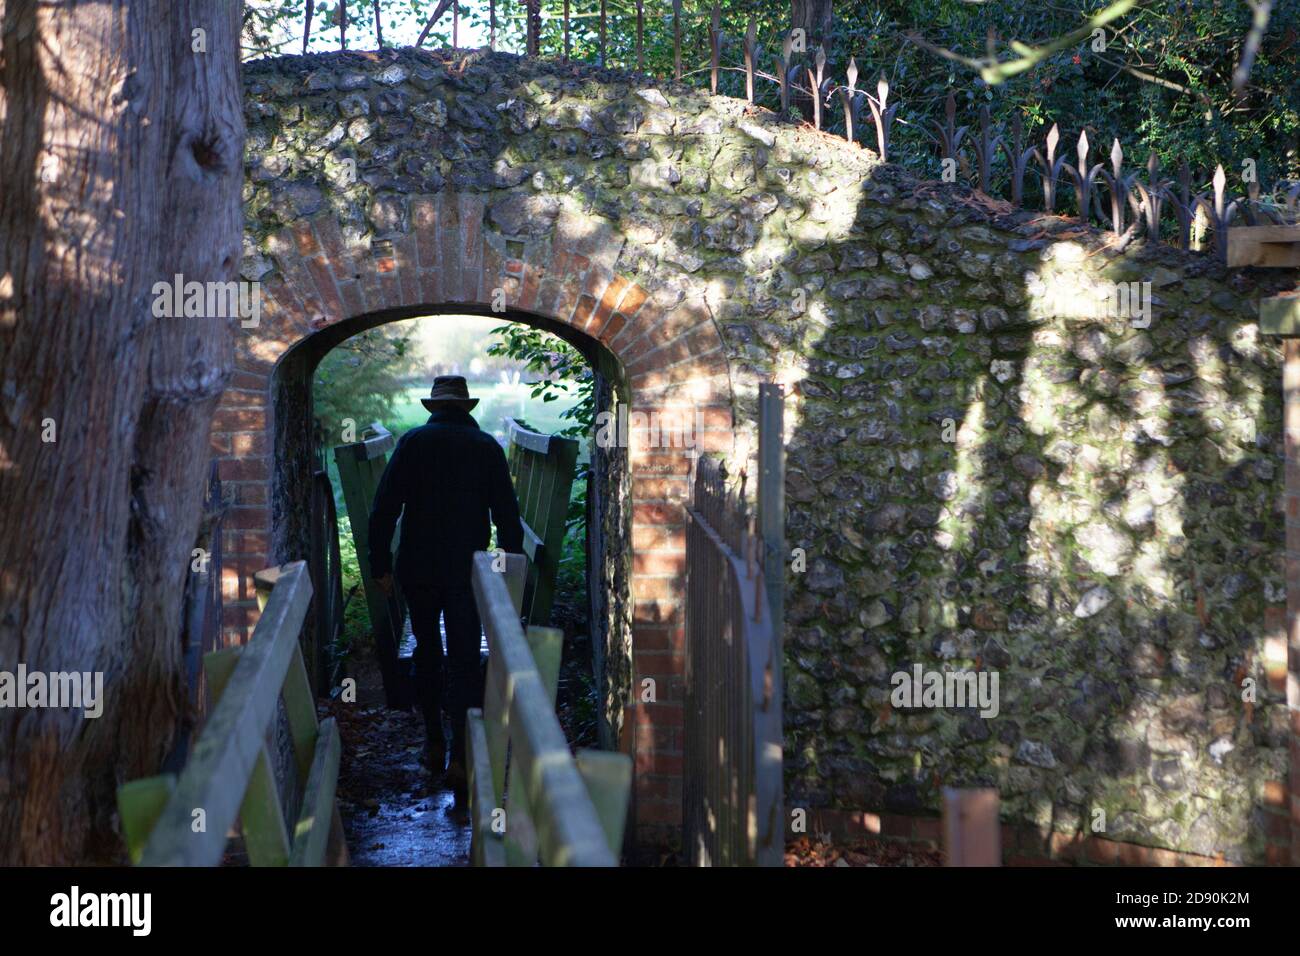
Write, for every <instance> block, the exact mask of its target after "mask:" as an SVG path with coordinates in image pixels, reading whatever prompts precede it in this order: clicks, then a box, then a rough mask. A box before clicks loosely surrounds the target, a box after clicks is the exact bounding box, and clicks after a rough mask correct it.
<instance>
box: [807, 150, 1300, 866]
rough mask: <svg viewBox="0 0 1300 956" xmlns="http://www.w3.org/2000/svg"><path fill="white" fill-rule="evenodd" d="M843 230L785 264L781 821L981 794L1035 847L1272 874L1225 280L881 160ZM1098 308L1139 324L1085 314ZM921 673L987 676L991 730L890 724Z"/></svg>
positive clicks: (1251, 340) (1231, 315)
mask: <svg viewBox="0 0 1300 956" xmlns="http://www.w3.org/2000/svg"><path fill="white" fill-rule="evenodd" d="M940 190H943V192H942V193H940ZM853 234H854V235H856V236H861V237H862V238H861V240H860V241H856V242H852V243H847V244H844V245H842V246H841V248H839V249H838V250H836V249H833V248H829V247H828V248H827V249H825V250H824V251H820V252H813V251H811V250H810V251H809V253H810V254H811V255H813V256H822V257H824V259H825V260H827V261H823V262H822V263H821V265H820V266H819V268H818V270H817V277H818V278H821V277H823V276H824V278H825V285H824V286H823V287H822V288H821V289H820V290H819V291H820V293H821V295H820V296H819V300H818V301H817V302H815V303H814V304H813V305H812V307H811V310H810V311H811V312H812V314H811V315H810V316H809V318H811V319H812V320H813V321H814V322H817V323H819V324H821V325H823V327H824V334H822V335H821V336H820V337H819V338H817V340H816V341H815V342H814V343H813V344H812V347H811V350H810V351H809V352H808V353H807V363H806V369H805V377H803V378H802V380H801V381H800V382H799V383H798V385H797V386H796V391H797V392H798V393H799V395H800V396H801V398H800V405H801V406H802V407H801V409H800V411H799V413H797V414H796V416H795V418H796V420H797V422H798V424H797V426H796V427H795V430H794V434H793V435H792V437H791V440H790V446H789V455H790V464H789V469H790V479H789V496H790V500H791V502H792V503H791V515H790V518H789V542H790V544H791V546H792V547H803V548H805V549H806V551H807V554H808V559H809V572H808V573H807V574H806V575H798V574H793V575H791V576H790V579H789V585H790V587H791V590H792V599H791V600H790V602H789V604H788V608H789V611H788V615H789V617H790V622H789V623H790V624H791V625H792V628H791V634H790V638H789V640H788V647H789V654H790V657H791V665H792V666H791V667H790V669H789V670H788V672H787V673H788V675H789V677H788V696H789V699H790V704H791V706H790V716H789V718H788V728H789V729H788V733H787V737H788V740H787V742H788V745H789V746H788V752H787V761H788V763H787V766H788V767H789V768H790V774H791V794H790V797H789V799H788V801H787V802H788V803H789V804H791V805H798V804H799V802H800V801H801V800H805V801H807V802H808V803H809V804H810V805H813V806H817V805H830V806H836V807H841V808H854V809H862V808H866V809H871V810H876V811H890V812H894V813H901V814H909V813H923V812H927V811H933V810H936V809H937V807H938V804H939V799H940V788H941V787H944V786H991V787H996V788H997V789H998V790H999V792H1000V794H1001V799H1002V808H1003V817H1004V820H1007V821H1008V822H1011V821H1014V822H1025V823H1029V824H1032V825H1035V826H1037V827H1038V828H1040V830H1042V831H1044V833H1046V831H1055V832H1056V833H1059V834H1065V835H1067V836H1074V837H1080V838H1087V837H1092V836H1096V837H1101V838H1105V839H1109V840H1117V841H1123V842H1133V843H1139V844H1143V845H1147V846H1154V847H1164V848H1170V849H1176V850H1180V851H1185V852H1192V853H1197V854H1205V855H1211V856H1215V855H1222V856H1223V857H1225V858H1226V859H1229V860H1233V861H1250V862H1264V861H1265V859H1271V857H1270V856H1269V853H1268V849H1267V843H1268V838H1269V836H1270V834H1279V835H1280V840H1279V841H1278V845H1279V846H1280V845H1282V844H1284V843H1285V837H1286V829H1285V825H1283V826H1282V827H1281V829H1280V830H1279V829H1278V828H1277V826H1276V823H1277V821H1278V820H1279V819H1280V820H1282V821H1283V823H1284V821H1285V817H1284V816H1279V812H1280V811H1279V810H1278V808H1277V803H1276V801H1277V796H1276V794H1277V791H1276V790H1273V791H1272V793H1271V794H1270V792H1269V785H1270V784H1273V785H1274V787H1276V785H1277V782H1278V781H1281V780H1285V778H1286V771H1287V750H1286V747H1287V738H1286V719H1287V712H1286V704H1285V687H1284V676H1285V658H1284V657H1283V659H1282V663H1281V671H1280V676H1281V678H1283V679H1279V671H1278V667H1277V662H1276V661H1275V662H1273V663H1272V666H1271V677H1270V665H1269V661H1268V660H1267V659H1266V653H1267V652H1268V650H1269V649H1271V650H1272V653H1273V654H1274V656H1276V654H1277V651H1276V646H1277V645H1276V643H1272V644H1270V642H1269V641H1268V637H1269V636H1270V632H1269V630H1268V627H1267V626H1266V609H1267V608H1269V607H1270V606H1271V607H1273V608H1274V613H1273V614H1272V615H1269V617H1268V621H1269V623H1272V622H1273V620H1274V619H1275V618H1276V617H1277V616H1280V614H1281V613H1282V608H1283V606H1284V603H1285V589H1284V582H1283V579H1282V572H1281V561H1280V555H1281V553H1282V548H1283V522H1282V520H1281V515H1280V514H1279V513H1278V511H1279V502H1280V494H1281V487H1282V486H1281V480H1282V474H1281V468H1280V461H1281V457H1282V446H1281V409H1280V403H1279V401H1278V397H1277V396H1278V390H1277V383H1278V381H1279V374H1278V373H1279V357H1280V356H1279V352H1278V350H1277V349H1276V348H1274V347H1273V346H1271V345H1268V344H1266V343H1265V342H1263V341H1262V340H1260V339H1259V338H1258V330H1257V326H1256V324H1255V321H1254V318H1253V315H1254V309H1253V306H1252V304H1251V301H1250V299H1249V295H1250V286H1249V283H1244V282H1241V281H1240V280H1241V278H1242V277H1241V276H1233V275H1231V274H1229V273H1228V272H1227V270H1225V269H1224V268H1223V267H1221V266H1219V265H1218V264H1216V263H1215V262H1214V261H1213V260H1212V259H1210V258H1209V257H1207V256H1191V255H1187V254H1182V253H1178V252H1176V251H1174V250H1172V249H1170V248H1168V247H1162V246H1145V245H1138V246H1137V247H1130V248H1129V249H1128V250H1127V251H1126V252H1124V253H1123V254H1120V253H1117V252H1113V251H1111V250H1110V249H1108V248H1107V245H1106V243H1105V242H1104V241H1103V240H1102V239H1101V237H1099V236H1098V235H1097V234H1096V233H1095V232H1094V231H1092V230H1083V229H1079V228H1078V226H1077V223H1073V222H1071V221H1069V220H1063V219H1048V218H1042V217H1038V218H1035V217H1032V216H1031V215H1030V214H1028V213H1024V212H1018V213H1013V212H1012V210H1011V209H1010V207H1007V206H1004V205H1003V204H1001V203H998V202H996V201H990V200H988V199H987V198H986V197H982V196H980V195H978V194H968V193H963V192H958V191H956V190H953V189H952V188H949V187H941V186H937V185H936V184H927V183H917V182H915V181H912V180H909V179H906V178H905V177H904V176H902V175H901V174H899V173H898V172H897V171H895V170H893V169H890V168H886V167H882V168H879V170H878V173H877V174H875V175H873V176H872V177H871V178H870V180H869V181H868V182H866V183H865V184H863V186H862V189H861V194H860V203H859V206H858V210H857V215H856V220H855V224H854V230H853ZM1054 234H1055V235H1054ZM807 255H808V254H807V253H806V254H803V255H800V256H798V257H796V258H795V259H794V260H793V262H792V266H793V268H795V269H796V270H797V269H798V262H799V261H800V260H801V259H802V260H803V261H806V260H807ZM877 264H879V267H878V268H877ZM861 265H865V266H866V267H868V268H870V269H872V270H873V274H871V275H870V276H869V277H865V278H856V277H855V270H856V268H857V267H858V266H861ZM832 269H833V270H834V271H831V270H832ZM845 273H847V275H844V274H845ZM1121 283H1122V284H1127V283H1138V286H1137V288H1138V289H1139V290H1141V289H1142V288H1143V287H1142V285H1141V284H1142V283H1148V284H1149V285H1148V286H1146V288H1147V289H1149V290H1150V293H1149V294H1150V300H1149V301H1150V311H1149V314H1147V315H1143V314H1132V315H1123V314H1120V315H1112V314H1106V313H1107V312H1108V311H1109V310H1108V309H1107V306H1108V304H1109V302H1110V301H1112V300H1111V296H1112V293H1113V290H1114V287H1115V285H1116V284H1121ZM1138 302H1139V300H1137V299H1135V300H1134V302H1133V305H1134V306H1135V307H1136V306H1137V305H1138ZM819 306H820V308H821V309H822V310H823V314H822V315H821V316H818V315H816V312H817V309H818V307H819ZM918 665H919V666H920V667H921V669H922V672H923V673H924V672H929V671H939V672H948V671H964V670H971V669H978V670H984V671H990V672H996V673H997V674H998V675H999V684H998V687H999V691H1000V693H999V695H998V697H999V699H998V700H997V701H996V712H997V713H996V716H981V714H980V710H981V708H980V707H977V706H967V707H965V708H960V707H954V706H953V704H954V701H952V700H949V701H946V703H947V704H948V706H947V707H919V706H918V707H912V708H900V707H895V706H893V704H892V703H891V693H892V690H893V688H894V686H895V684H894V683H892V679H893V675H895V674H898V673H899V672H902V673H904V674H906V675H907V681H908V683H910V682H911V675H912V673H913V668H914V667H916V666H918ZM1044 839H1045V842H1046V837H1045V838H1044ZM1275 852H1277V851H1276V850H1275Z"/></svg>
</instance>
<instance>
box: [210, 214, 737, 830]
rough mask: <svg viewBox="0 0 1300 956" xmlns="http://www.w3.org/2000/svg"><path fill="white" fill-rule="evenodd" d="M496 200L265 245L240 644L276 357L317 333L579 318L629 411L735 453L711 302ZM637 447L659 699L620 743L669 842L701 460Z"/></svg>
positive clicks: (264, 540) (260, 517) (264, 490)
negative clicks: (623, 271) (365, 236)
mask: <svg viewBox="0 0 1300 956" xmlns="http://www.w3.org/2000/svg"><path fill="white" fill-rule="evenodd" d="M486 213H487V210H486V207H485V204H484V202H483V199H482V198H481V197H480V196H478V195H475V194H457V193H450V192H444V193H440V194H437V195H432V196H418V197H413V198H411V200H410V201H409V207H408V217H407V221H408V222H409V224H410V231H409V232H408V233H407V234H405V235H399V236H396V237H394V238H393V239H392V240H390V243H391V244H384V245H382V246H381V245H376V246H375V252H372V251H371V250H370V249H362V248H355V247H353V248H349V247H348V246H347V244H346V243H345V241H344V238H343V234H342V231H341V230H340V227H339V223H338V222H337V221H336V220H335V218H334V217H333V216H332V215H330V214H322V215H319V216H316V217H314V218H312V219H310V220H303V221H299V222H296V223H294V224H293V226H291V227H286V228H285V229H283V230H282V231H281V232H280V233H279V234H278V235H276V236H275V237H274V239H273V241H272V242H270V243H268V246H269V252H270V257H271V261H272V263H273V265H274V269H275V273H274V276H273V277H272V278H270V279H267V280H264V282H263V292H264V307H263V311H262V316H261V323H260V325H259V326H258V327H257V328H256V329H250V330H248V331H247V332H246V333H245V336H244V338H243V339H242V341H241V343H240V345H239V349H238V355H237V360H236V373H235V378H234V379H233V380H232V382H231V385H230V388H229V389H228V390H227V391H226V393H225V395H224V396H223V397H222V401H221V404H220V407H219V410H218V412H217V415H216V419H215V421H214V423H213V430H212V450H213V454H214V455H215V456H216V458H217V460H218V461H219V462H220V470H221V478H222V481H223V482H224V483H226V484H227V485H228V486H230V487H233V488H234V494H235V506H234V509H233V511H232V512H231V514H230V516H229V517H228V518H227V520H226V523H225V531H224V537H223V541H222V544H223V547H224V548H225V556H226V564H225V569H224V572H223V581H222V586H223V590H224V597H225V602H226V605H225V621H224V633H225V638H226V640H227V642H228V643H231V642H242V641H243V640H245V639H246V637H247V635H248V634H249V633H251V629H252V626H253V624H254V623H255V621H256V616H257V611H256V601H255V595H254V590H253V574H254V573H255V572H256V571H257V570H259V569H260V568H262V567H265V566H266V565H268V564H270V563H273V558H274V556H273V555H271V553H270V541H271V514H270V511H269V509H268V504H267V502H268V497H269V490H270V479H271V457H270V456H272V455H273V454H274V449H273V448H272V435H273V423H272V421H271V404H270V394H271V392H270V385H271V376H272V374H273V370H274V366H275V363H276V362H277V361H278V360H279V359H280V357H281V356H283V355H284V354H285V353H286V352H287V351H288V350H289V349H290V348H292V347H293V346H294V345H296V344H297V343H299V342H301V341H302V340H303V339H304V338H306V337H307V336H309V335H311V334H312V332H314V331H317V330H319V329H322V328H325V327H326V326H328V325H331V324H333V323H336V322H339V321H342V320H345V319H350V318H353V317H356V316H360V315H365V314H370V313H378V312H384V311H387V310H397V309H407V310H410V309H415V308H419V307H421V306H436V305H459V306H465V307H467V308H472V309H474V310H476V311H482V310H484V309H485V308H486V309H491V308H492V307H493V306H494V304H496V305H498V306H499V305H502V304H504V305H505V306H508V307H513V308H517V309H520V310H524V311H528V312H532V313H534V314H537V315H541V316H544V317H546V318H550V319H554V320H556V321H559V322H562V323H565V324H567V325H570V326H573V327H574V328H576V329H578V330H580V331H582V332H583V333H584V334H585V335H588V336H590V337H592V338H594V339H597V340H599V341H600V342H601V343H602V344H604V345H605V346H607V347H608V348H609V349H610V351H612V352H613V353H614V354H615V355H616V356H617V357H618V358H619V359H620V361H622V362H623V364H624V367H625V369H626V370H627V374H628V378H629V381H630V386H631V391H632V397H631V402H632V407H633V409H634V410H635V411H637V412H642V413H644V414H646V415H647V416H653V415H656V414H658V415H662V416H665V417H666V416H669V415H680V414H682V413H683V412H689V413H691V414H694V412H695V410H697V409H698V411H699V413H700V418H701V421H702V422H703V425H704V429H705V430H704V432H703V435H702V436H701V437H702V441H701V445H702V448H703V450H705V451H720V452H729V451H730V450H731V448H732V440H733V438H732V436H733V432H732V411H731V394H730V385H729V380H728V377H727V371H728V369H727V361H726V358H725V355H724V352H723V350H722V341H721V339H720V337H719V335H718V332H717V329H716V328H715V326H714V324H713V321H712V318H711V316H710V314H709V313H708V311H707V310H706V309H704V308H702V307H699V306H696V305H695V304H693V303H689V302H686V303H680V304H678V305H676V306H675V307H672V308H665V307H663V306H661V305H660V304H658V303H656V302H655V301H654V299H653V298H652V296H651V295H650V294H649V293H648V292H647V291H646V290H645V289H643V288H642V287H641V286H639V285H637V284H636V283H635V282H633V281H632V280H630V279H628V278H626V277H624V276H619V275H615V274H613V273H612V272H610V270H609V269H608V268H607V266H606V265H605V264H603V262H602V261H600V260H601V258H602V253H603V251H604V249H605V248H607V247H611V245H612V248H615V249H616V248H617V247H618V240H617V237H611V236H608V235H601V234H599V233H597V234H595V235H589V236H582V237H578V236H574V237H566V236H565V235H563V230H562V229H557V230H556V235H555V237H554V238H553V239H552V238H551V237H549V236H548V237H546V238H544V239H541V240H539V239H536V238H530V239H527V240H525V241H522V243H521V244H522V246H523V252H522V254H516V255H511V254H509V253H508V252H507V249H508V248H510V247H508V246H507V240H510V241H511V246H513V244H514V241H515V240H513V239H512V237H506V236H502V235H500V234H498V233H496V232H495V231H493V230H491V229H490V228H486V227H485V215H486ZM631 446H632V447H631V448H630V450H629V458H630V461H631V471H632V474H631V480H632V488H633V501H632V508H633V517H632V547H633V551H634V555H633V562H634V565H633V567H634V571H633V575H632V585H631V590H632V594H631V599H632V601H633V604H634V614H633V618H634V624H633V633H632V643H633V649H632V651H633V674H634V686H633V697H634V699H636V700H637V701H640V700H641V696H642V694H641V689H640V688H641V686H642V681H643V679H645V678H650V679H653V681H654V700H653V702H651V701H646V702H644V703H638V704H636V705H634V707H633V708H632V710H633V712H632V713H630V714H628V715H626V719H625V721H624V726H625V727H628V728H630V729H631V730H630V733H625V737H626V739H625V740H623V741H621V742H620V743H621V745H622V747H623V748H624V749H625V750H626V751H627V752H628V753H630V754H632V755H633V757H634V760H635V766H636V784H635V793H634V808H635V814H636V824H637V832H638V835H639V836H640V837H642V838H643V839H648V840H654V841H671V840H673V839H675V838H676V834H677V831H678V827H679V825H680V820H681V767H682V739H681V728H682V711H683V700H684V680H683V675H684V662H685V657H684V642H685V631H684V622H683V620H682V614H683V604H682V597H683V584H684V565H685V511H684V504H683V503H684V501H685V499H686V491H687V475H688V474H689V471H690V465H691V457H690V454H689V453H688V452H687V451H686V450H685V449H681V448H666V449H664V448H649V447H646V435H645V434H643V433H640V432H635V431H634V433H633V435H632V443H631Z"/></svg>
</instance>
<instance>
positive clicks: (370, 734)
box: [328, 661, 469, 866]
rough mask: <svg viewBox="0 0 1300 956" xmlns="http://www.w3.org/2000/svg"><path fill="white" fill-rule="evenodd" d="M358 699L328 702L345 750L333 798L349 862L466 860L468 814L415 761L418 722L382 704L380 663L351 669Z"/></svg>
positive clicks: (420, 738)
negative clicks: (344, 833)
mask: <svg viewBox="0 0 1300 956" xmlns="http://www.w3.org/2000/svg"><path fill="white" fill-rule="evenodd" d="M353 672H354V675H355V676H356V678H357V702H356V703H354V704H345V703H342V702H340V701H338V700H334V701H331V702H330V703H329V705H328V711H329V713H331V714H333V715H334V716H335V717H337V718H338V721H339V734H340V736H341V738H342V742H343V753H342V758H341V760H340V765H339V787H338V801H339V812H340V814H341V815H342V817H343V829H344V831H345V832H346V833H347V839H348V852H349V853H350V855H351V863H352V865H353V866H468V865H469V818H468V817H467V816H466V815H465V814H464V813H462V812H459V811H455V810H453V809H452V807H453V804H454V798H453V797H452V793H451V790H450V789H449V788H446V787H443V786H441V784H439V785H437V786H431V785H430V775H429V772H428V771H427V770H426V769H425V768H424V766H423V765H422V764H421V763H420V755H421V753H422V752H423V749H424V721H423V719H422V718H421V717H420V716H419V715H418V714H417V713H416V712H415V711H409V712H408V711H397V710H389V709H387V708H386V707H385V706H384V694H383V685H382V682H381V681H380V679H379V675H378V668H377V667H375V666H374V665H373V663H372V662H370V661H361V662H358V666H355V667H354V668H353Z"/></svg>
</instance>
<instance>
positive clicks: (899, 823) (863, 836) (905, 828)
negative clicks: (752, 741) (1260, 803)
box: [787, 809, 1286, 867]
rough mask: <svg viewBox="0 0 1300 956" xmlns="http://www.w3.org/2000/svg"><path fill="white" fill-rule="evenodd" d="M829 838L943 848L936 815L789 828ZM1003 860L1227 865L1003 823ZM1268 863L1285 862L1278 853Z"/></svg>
mask: <svg viewBox="0 0 1300 956" xmlns="http://www.w3.org/2000/svg"><path fill="white" fill-rule="evenodd" d="M803 837H808V838H810V839H822V840H830V841H832V842H835V843H840V844H843V845H846V846H851V845H853V844H855V843H856V844H862V843H869V842H871V841H875V840H896V841H899V842H903V843H910V844H915V845H917V846H923V847H925V848H926V849H930V850H940V851H942V849H943V829H942V821H941V820H940V819H939V818H938V817H917V816H904V815H901V814H893V813H866V812H859V813H855V812H852V811H848V810H820V809H819V810H813V811H812V812H811V813H810V814H809V817H808V832H807V833H806V834H803V833H789V834H787V838H788V839H790V840H796V839H800V838H803ZM1001 838H1002V862H1003V864H1004V865H1005V866H1197V867H1202V866H1232V865H1234V864H1233V863H1231V862H1229V861H1228V860H1225V859H1224V858H1223V857H1214V856H1202V855H1200V854H1196V853H1178V852H1175V851H1173V850H1165V849H1161V848H1159V847H1150V846H1141V845H1139V844H1136V843H1124V842H1121V841H1118V840H1107V839H1104V838H1102V837H1096V836H1091V837H1085V836H1083V835H1081V834H1073V833H1059V832H1053V831H1050V830H1041V829H1038V828H1035V827H1028V826H1010V825H1007V824H1003V826H1002V834H1001ZM1271 862H1274V863H1279V864H1282V863H1285V862H1286V861H1285V860H1284V859H1281V858H1278V859H1274V860H1272V861H1271Z"/></svg>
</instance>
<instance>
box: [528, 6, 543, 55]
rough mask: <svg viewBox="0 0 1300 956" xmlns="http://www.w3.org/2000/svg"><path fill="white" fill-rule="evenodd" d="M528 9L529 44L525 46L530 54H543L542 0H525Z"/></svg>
mask: <svg viewBox="0 0 1300 956" xmlns="http://www.w3.org/2000/svg"><path fill="white" fill-rule="evenodd" d="M524 5H525V7H526V9H527V11H528V12H527V17H528V20H527V26H528V33H527V37H526V40H527V45H526V46H525V47H524V49H525V51H526V52H527V54H528V55H529V56H541V55H542V0H524Z"/></svg>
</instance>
